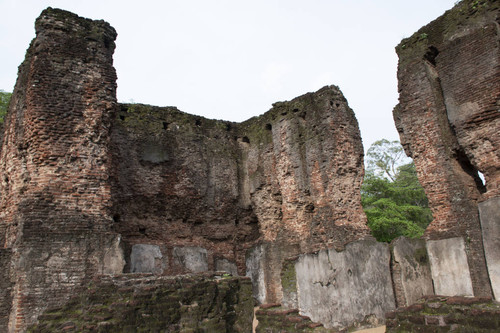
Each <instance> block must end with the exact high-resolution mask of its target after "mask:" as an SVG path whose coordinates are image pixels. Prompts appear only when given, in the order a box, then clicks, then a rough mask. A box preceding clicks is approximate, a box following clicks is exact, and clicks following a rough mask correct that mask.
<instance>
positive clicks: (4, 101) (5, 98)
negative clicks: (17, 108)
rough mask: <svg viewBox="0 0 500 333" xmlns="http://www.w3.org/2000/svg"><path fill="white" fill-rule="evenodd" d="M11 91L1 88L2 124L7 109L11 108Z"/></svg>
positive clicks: (0, 107) (0, 121)
mask: <svg viewBox="0 0 500 333" xmlns="http://www.w3.org/2000/svg"><path fill="white" fill-rule="evenodd" d="M11 96H12V94H11V93H8V92H5V91H3V90H0V124H1V123H3V120H4V117H5V114H6V113H7V109H8V108H9V102H10V97H11Z"/></svg>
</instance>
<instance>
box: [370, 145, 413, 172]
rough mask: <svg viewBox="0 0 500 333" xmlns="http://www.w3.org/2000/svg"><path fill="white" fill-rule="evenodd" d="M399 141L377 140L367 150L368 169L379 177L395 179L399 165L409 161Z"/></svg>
mask: <svg viewBox="0 0 500 333" xmlns="http://www.w3.org/2000/svg"><path fill="white" fill-rule="evenodd" d="M410 161H411V159H409V158H408V157H406V155H405V153H404V151H403V147H401V144H400V143H399V141H397V140H395V141H389V140H386V139H382V140H378V141H375V142H374V143H373V144H372V145H371V146H370V148H369V149H368V151H367V152H366V171H367V172H368V173H371V174H374V175H376V176H378V177H389V179H391V180H392V181H394V180H395V177H396V174H397V172H398V170H397V169H398V167H399V166H401V165H403V164H406V163H409V162H410Z"/></svg>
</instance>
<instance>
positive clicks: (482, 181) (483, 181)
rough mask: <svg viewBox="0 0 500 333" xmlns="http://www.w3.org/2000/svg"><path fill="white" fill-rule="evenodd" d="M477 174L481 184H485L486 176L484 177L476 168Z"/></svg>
mask: <svg viewBox="0 0 500 333" xmlns="http://www.w3.org/2000/svg"><path fill="white" fill-rule="evenodd" d="M477 175H478V177H479V179H480V180H481V183H483V186H486V178H484V175H483V173H482V172H481V171H479V170H478V171H477Z"/></svg>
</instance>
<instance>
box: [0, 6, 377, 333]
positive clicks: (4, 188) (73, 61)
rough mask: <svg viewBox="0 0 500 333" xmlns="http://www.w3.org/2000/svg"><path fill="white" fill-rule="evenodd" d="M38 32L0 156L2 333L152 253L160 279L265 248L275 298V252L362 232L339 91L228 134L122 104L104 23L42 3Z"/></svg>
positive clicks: (181, 116) (176, 115)
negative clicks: (6, 315)
mask: <svg viewBox="0 0 500 333" xmlns="http://www.w3.org/2000/svg"><path fill="white" fill-rule="evenodd" d="M36 32H37V36H36V38H35V39H34V40H33V42H32V43H31V46H30V48H29V49H28V51H27V55H26V59H25V61H24V62H23V64H22V65H21V67H20V70H19V78H18V81H17V84H16V88H15V91H14V93H13V96H12V101H11V106H10V110H9V112H8V115H7V117H6V122H5V134H4V137H3V146H2V150H1V156H0V174H1V175H2V176H1V179H0V193H1V197H0V214H1V216H0V217H1V218H2V223H1V229H0V232H1V236H0V240H1V242H2V243H1V246H2V247H3V248H12V249H14V252H13V253H14V255H13V257H12V259H11V264H12V265H13V267H14V270H15V272H16V273H15V276H14V283H15V284H14V287H13V299H12V302H11V304H12V307H11V311H10V319H9V325H10V326H9V330H10V331H22V330H23V329H24V328H25V327H26V325H28V324H30V323H33V322H35V320H36V318H37V316H38V314H39V313H41V312H42V311H43V310H44V309H46V308H47V307H52V306H56V305H60V304H63V303H64V302H65V301H66V300H67V299H68V297H69V296H70V294H71V293H74V292H78V291H79V290H80V289H79V288H80V287H81V286H82V284H84V283H85V281H87V280H88V279H90V278H91V277H93V276H95V275H96V274H98V273H101V272H106V273H112V272H116V271H121V270H122V266H121V253H120V252H121V249H122V247H123V248H124V250H125V252H126V256H128V255H129V254H130V252H131V248H132V246H133V245H135V244H145V245H157V246H158V247H157V248H158V249H159V251H160V252H161V258H162V260H163V261H162V264H161V265H160V266H159V269H160V270H161V269H163V267H164V266H165V270H164V271H163V272H162V273H163V274H179V273H184V272H186V271H189V270H190V267H191V268H192V267H195V266H196V267H195V268H192V269H196V270H197V269H199V268H200V267H201V269H203V270H205V269H207V270H211V269H215V267H216V263H217V262H218V261H220V262H224V263H226V264H227V265H228V267H234V264H235V265H236V267H237V270H238V273H239V274H241V275H243V274H245V273H246V267H245V265H246V254H247V251H248V250H249V249H250V248H251V247H253V246H255V245H257V244H260V243H263V244H267V245H268V247H266V249H267V253H266V256H265V262H264V264H263V268H264V270H265V273H264V274H265V275H266V277H267V278H266V285H265V288H266V289H267V293H266V294H267V300H268V301H272V300H276V301H278V300H280V299H281V284H280V271H281V263H282V260H283V259H284V258H286V257H288V256H290V255H296V254H298V253H301V252H310V251H315V250H318V249H322V248H326V247H335V248H338V249H341V248H343V247H344V246H345V245H346V244H347V243H349V242H351V241H353V240H356V239H360V238H365V237H367V236H368V235H369V232H368V228H367V226H366V223H365V222H366V218H365V216H364V213H363V211H362V207H361V204H360V193H359V188H360V185H361V180H362V177H363V168H362V164H363V148H362V145H361V138H360V134H359V130H358V125H357V122H356V119H355V117H354V113H353V112H352V110H351V109H350V108H349V107H348V105H347V101H346V100H345V98H344V97H343V96H342V93H341V92H340V91H339V89H338V88H337V87H335V86H329V87H324V88H322V89H321V90H319V91H317V92H315V93H308V94H306V95H303V96H300V97H298V98H296V99H294V100H292V101H289V102H280V103H276V104H275V105H274V107H273V108H272V109H271V110H270V111H269V112H267V113H266V114H264V115H262V116H260V117H255V118H252V119H250V120H248V121H246V122H243V123H240V124H235V123H230V122H223V121H214V120H208V119H204V118H201V117H197V116H192V115H187V114H185V113H183V112H180V111H178V110H177V109H175V108H157V107H150V106H143V105H118V104H117V103H116V97H115V93H116V82H115V81H116V74H115V71H114V68H113V66H112V53H113V50H114V46H115V44H114V39H115V37H116V32H115V31H114V29H113V28H112V27H110V26H109V25H108V24H107V23H105V22H103V21H92V20H88V19H83V18H80V17H78V16H76V15H74V14H71V13H68V12H65V11H61V10H55V9H47V10H45V11H44V12H43V13H42V15H41V16H40V17H39V18H38V19H37V22H36ZM120 240H121V243H120ZM155 248H156V247H155ZM188 250H189V251H188ZM193 255H199V256H200V258H202V259H203V260H206V263H205V262H203V265H193V263H192V260H193ZM127 260H128V261H129V262H128V266H127V267H125V271H127V269H129V268H130V267H129V266H130V260H129V259H128V258H127ZM190 260H191V262H190V263H188V262H189V261H190ZM163 265H164V266H163ZM68 329H69V328H68Z"/></svg>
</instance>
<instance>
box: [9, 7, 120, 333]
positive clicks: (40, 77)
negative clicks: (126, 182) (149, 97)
mask: <svg viewBox="0 0 500 333" xmlns="http://www.w3.org/2000/svg"><path fill="white" fill-rule="evenodd" d="M35 28H36V38H35V39H34V40H33V41H32V43H31V45H30V47H29V49H28V51H27V54H26V59H25V61H24V62H23V64H22V65H21V66H20V68H19V77H18V81H17V83H16V86H15V90H14V93H13V96H12V101H11V105H10V109H9V112H8V115H7V119H6V123H5V133H4V138H3V148H2V152H1V157H0V174H1V179H0V180H1V181H0V192H1V197H0V218H1V224H2V228H1V229H0V230H2V237H0V240H1V241H2V244H0V246H2V247H4V248H7V249H11V250H12V267H13V269H12V271H11V275H12V274H14V275H13V276H12V279H13V281H14V286H13V291H12V302H11V304H12V306H11V310H10V320H9V327H8V330H9V332H18V331H22V330H23V329H24V328H25V327H26V326H27V325H28V324H30V323H32V322H33V321H34V320H36V317H37V315H38V314H39V313H41V312H42V311H43V310H44V309H45V308H47V307H50V306H54V305H58V304H60V303H61V302H64V301H65V300H66V299H68V297H70V296H71V295H72V294H74V293H75V292H76V291H77V290H78V287H79V286H80V285H81V284H82V282H84V281H85V280H87V279H88V278H89V277H91V276H92V275H93V274H96V273H97V272H102V271H106V270H107V268H106V267H104V262H105V261H106V260H105V257H106V253H105V252H104V251H105V249H106V248H110V247H111V248H113V247H112V246H111V244H112V243H115V242H117V241H118V237H117V236H116V235H115V234H113V233H112V232H111V231H110V230H111V229H110V225H111V222H112V219H111V217H110V213H109V211H110V196H111V194H110V184H109V182H108V169H109V165H110V157H109V151H108V146H109V144H108V142H109V129H110V125H111V118H112V116H113V112H114V111H115V107H116V83H115V82H116V74H115V70H114V68H113V65H112V64H113V61H112V54H113V51H114V48H115V44H114V40H115V38H116V32H115V30H114V29H113V28H112V27H111V26H109V24H107V23H105V22H103V21H92V20H88V19H83V18H80V17H78V16H77V15H74V14H71V13H68V12H65V11H62V10H58V9H52V8H48V9H46V10H44V11H43V12H42V14H41V15H40V17H39V18H38V19H37V21H36V24H35ZM115 248H117V247H115ZM118 266H119V265H118ZM116 270H119V268H117V269H116ZM1 329H3V328H0V330H1Z"/></svg>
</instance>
